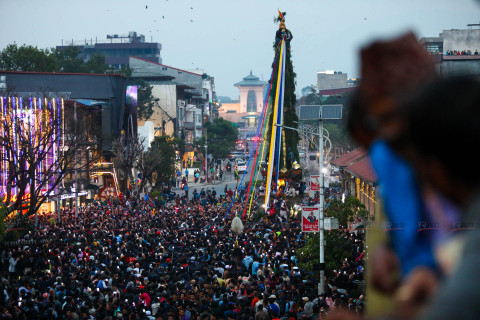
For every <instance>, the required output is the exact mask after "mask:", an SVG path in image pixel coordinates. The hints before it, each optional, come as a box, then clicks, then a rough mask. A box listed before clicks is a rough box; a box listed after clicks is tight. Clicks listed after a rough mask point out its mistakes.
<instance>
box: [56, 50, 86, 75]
mask: <svg viewBox="0 0 480 320" xmlns="http://www.w3.org/2000/svg"><path fill="white" fill-rule="evenodd" d="M79 54H80V48H78V47H74V46H68V47H66V48H63V49H62V50H56V51H55V57H56V59H57V63H58V66H59V70H58V71H61V72H75V73H77V72H78V73H84V72H86V68H85V66H84V64H85V63H84V61H83V59H80V58H79Z"/></svg>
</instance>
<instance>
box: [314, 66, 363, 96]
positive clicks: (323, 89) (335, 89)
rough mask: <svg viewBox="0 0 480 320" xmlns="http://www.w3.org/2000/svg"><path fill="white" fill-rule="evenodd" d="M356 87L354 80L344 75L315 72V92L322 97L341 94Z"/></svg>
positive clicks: (328, 71) (333, 72) (336, 72)
mask: <svg viewBox="0 0 480 320" xmlns="http://www.w3.org/2000/svg"><path fill="white" fill-rule="evenodd" d="M355 86H356V79H355V80H352V79H349V78H348V75H347V74H346V73H342V72H341V71H334V70H325V71H318V72H317V89H318V90H317V92H318V93H319V94H320V95H322V96H329V95H336V94H343V93H345V92H348V91H351V90H353V89H354V88H355Z"/></svg>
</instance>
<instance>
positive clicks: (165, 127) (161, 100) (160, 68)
mask: <svg viewBox="0 0 480 320" xmlns="http://www.w3.org/2000/svg"><path fill="white" fill-rule="evenodd" d="M129 61H130V63H129V64H130V67H131V68H132V77H134V78H141V79H144V80H145V81H147V82H148V83H149V84H150V85H151V86H152V87H153V89H152V96H153V97H154V99H155V104H156V106H157V108H155V110H154V114H153V115H152V117H151V118H150V119H149V120H150V121H152V122H153V123H154V126H155V131H156V135H163V134H167V135H175V136H177V137H179V138H182V139H184V140H185V142H186V152H185V154H184V158H185V159H188V157H190V158H191V159H193V158H194V156H195V150H194V149H195V148H194V145H193V142H194V141H195V139H199V138H201V137H202V135H203V123H204V122H206V121H209V120H210V119H211V118H215V117H217V116H218V112H217V108H216V105H217V104H216V97H215V95H216V93H215V78H214V77H211V76H209V75H207V74H206V73H205V72H204V71H203V70H184V69H179V68H175V67H171V66H167V65H164V64H161V63H155V62H151V61H148V60H145V59H141V58H136V57H130V60H129ZM139 124H140V125H142V124H143V123H142V121H140V123H139Z"/></svg>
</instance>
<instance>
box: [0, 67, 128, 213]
mask: <svg viewBox="0 0 480 320" xmlns="http://www.w3.org/2000/svg"><path fill="white" fill-rule="evenodd" d="M0 80H1V83H2V85H1V86H0V87H1V88H3V90H2V91H3V92H2V94H3V95H4V96H18V97H26V98H28V99H30V98H35V97H43V96H45V97H50V98H51V97H60V98H62V99H63V101H64V105H65V119H68V118H74V117H76V115H77V111H75V110H78V114H79V115H80V114H81V113H82V112H83V111H85V112H84V113H88V115H89V116H88V118H89V119H90V123H91V126H92V128H96V129H98V128H100V130H99V131H95V132H94V133H93V131H92V133H91V134H90V135H89V136H88V141H85V145H84V148H83V149H82V150H79V151H78V152H79V153H83V154H90V153H93V152H94V153H99V154H100V158H101V160H100V161H99V162H95V163H94V162H91V163H88V164H87V165H86V167H88V170H83V172H82V173H80V174H79V177H78V178H79V179H81V180H83V181H86V183H83V184H82V186H80V185H79V186H78V189H77V191H78V193H79V194H81V195H82V196H81V197H80V201H81V202H84V201H86V200H91V199H93V196H92V194H95V193H96V192H97V191H98V193H96V194H97V195H99V196H100V197H102V196H106V195H107V193H109V194H114V193H116V192H118V180H117V177H116V174H115V168H114V167H113V164H112V157H113V152H112V151H113V145H112V142H113V139H114V138H115V137H117V136H119V135H120V134H122V132H123V133H126V134H129V135H134V134H136V131H134V130H135V129H134V128H133V126H132V124H133V123H134V122H136V119H134V118H135V113H134V110H133V107H131V106H129V104H128V103H127V82H126V79H125V78H124V77H123V76H121V75H104V74H100V75H98V74H76V73H47V72H15V71H0ZM74 113H75V114H74ZM84 158H92V159H93V158H97V157H89V156H86V157H84ZM87 161H88V160H87ZM82 165H83V164H82ZM89 187H92V188H91V189H90V191H92V190H95V191H94V192H87V191H89V190H86V189H87V188H89ZM64 191H66V190H64ZM72 199H73V197H71V194H67V195H66V196H64V198H63V199H62V201H63V202H64V203H63V204H62V205H67V204H68V203H70V205H71V203H72Z"/></svg>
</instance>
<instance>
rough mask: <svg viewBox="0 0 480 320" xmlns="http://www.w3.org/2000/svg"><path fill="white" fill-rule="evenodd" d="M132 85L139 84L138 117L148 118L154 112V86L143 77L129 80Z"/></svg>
mask: <svg viewBox="0 0 480 320" xmlns="http://www.w3.org/2000/svg"><path fill="white" fill-rule="evenodd" d="M129 82H130V83H131V84H132V85H136V86H137V94H138V97H137V101H138V102H137V117H138V119H141V120H148V119H150V117H151V116H152V114H153V107H154V106H155V104H154V102H153V95H152V89H153V87H152V86H151V85H150V84H149V83H148V82H147V81H145V80H143V79H141V78H132V79H131V80H130V81H129Z"/></svg>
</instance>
